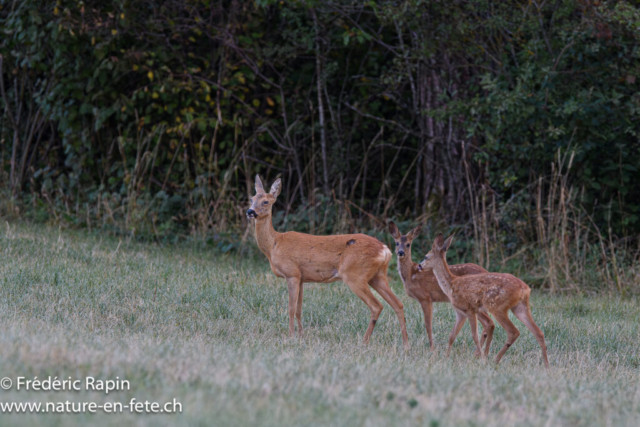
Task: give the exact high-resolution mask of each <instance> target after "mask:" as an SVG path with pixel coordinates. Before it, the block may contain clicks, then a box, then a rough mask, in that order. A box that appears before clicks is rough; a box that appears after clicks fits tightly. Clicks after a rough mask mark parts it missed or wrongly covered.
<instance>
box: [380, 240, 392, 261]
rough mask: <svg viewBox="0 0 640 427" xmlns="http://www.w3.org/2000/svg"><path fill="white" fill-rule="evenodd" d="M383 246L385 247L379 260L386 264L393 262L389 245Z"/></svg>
mask: <svg viewBox="0 0 640 427" xmlns="http://www.w3.org/2000/svg"><path fill="white" fill-rule="evenodd" d="M382 246H384V247H383V248H382V251H380V255H378V260H379V261H380V262H383V263H385V264H386V263H388V262H389V261H391V251H390V250H389V248H388V247H387V245H382Z"/></svg>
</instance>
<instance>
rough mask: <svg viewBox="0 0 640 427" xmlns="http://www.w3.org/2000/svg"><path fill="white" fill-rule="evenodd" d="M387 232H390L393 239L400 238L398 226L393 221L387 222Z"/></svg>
mask: <svg viewBox="0 0 640 427" xmlns="http://www.w3.org/2000/svg"><path fill="white" fill-rule="evenodd" d="M389 233H391V235H392V236H393V238H394V239H399V238H400V230H398V226H397V225H395V223H394V222H393V221H390V222H389Z"/></svg>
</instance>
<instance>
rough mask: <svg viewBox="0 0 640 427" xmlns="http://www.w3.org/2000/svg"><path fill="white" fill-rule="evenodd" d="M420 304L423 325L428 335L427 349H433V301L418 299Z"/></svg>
mask: <svg viewBox="0 0 640 427" xmlns="http://www.w3.org/2000/svg"><path fill="white" fill-rule="evenodd" d="M420 306H421V307H422V311H423V312H424V327H425V329H426V330H427V336H428V337H429V349H430V350H433V347H434V346H433V303H432V302H431V300H430V299H428V300H423V301H420Z"/></svg>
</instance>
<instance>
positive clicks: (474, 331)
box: [465, 312, 484, 359]
mask: <svg viewBox="0 0 640 427" xmlns="http://www.w3.org/2000/svg"><path fill="white" fill-rule="evenodd" d="M465 314H466V315H467V317H468V318H469V326H471V338H473V342H474V343H476V354H480V356H481V357H482V358H483V359H484V354H483V353H482V347H481V346H480V340H479V339H478V319H477V318H476V313H474V312H468V313H465Z"/></svg>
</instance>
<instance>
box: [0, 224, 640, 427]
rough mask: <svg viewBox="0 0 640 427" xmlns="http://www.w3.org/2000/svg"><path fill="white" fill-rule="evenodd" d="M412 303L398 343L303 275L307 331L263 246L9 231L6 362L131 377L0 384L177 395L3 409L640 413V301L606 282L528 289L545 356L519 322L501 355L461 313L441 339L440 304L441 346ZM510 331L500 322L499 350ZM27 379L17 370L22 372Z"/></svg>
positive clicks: (2, 261)
mask: <svg viewBox="0 0 640 427" xmlns="http://www.w3.org/2000/svg"><path fill="white" fill-rule="evenodd" d="M390 277H391V278H392V286H393V288H394V290H395V292H396V293H397V294H398V295H399V296H400V298H401V299H402V301H403V302H404V304H405V310H406V317H407V322H408V332H409V338H410V340H411V344H412V348H411V350H410V351H409V352H408V353H404V352H403V351H402V345H401V337H400V330H399V327H398V323H397V319H396V317H395V314H394V313H393V311H392V310H391V309H390V307H389V306H387V305H386V303H385V310H384V311H383V314H382V316H381V318H380V320H379V322H378V325H377V327H376V330H375V332H374V334H373V338H372V343H371V345H369V346H368V347H364V346H362V345H361V344H360V342H361V339H362V335H363V333H364V331H365V329H366V326H367V322H368V319H369V312H368V309H367V308H366V306H365V305H364V304H363V303H362V302H361V301H360V300H358V299H357V298H356V297H355V296H354V295H353V294H351V293H350V291H349V290H348V289H347V288H346V286H345V285H343V284H342V283H335V284H330V285H307V286H306V290H305V300H304V305H303V308H304V313H303V321H304V324H305V326H306V336H305V337H304V338H303V339H297V338H295V339H290V338H288V337H287V331H288V318H287V314H286V308H287V291H286V286H285V285H284V283H283V282H282V280H280V279H277V278H275V277H274V276H273V274H272V273H271V271H270V270H269V268H268V265H267V264H266V262H265V261H264V260H262V259H261V260H260V261H257V262H256V261H254V260H252V259H247V258H245V259H242V258H240V257H236V258H234V257H220V256H216V255H214V254H213V253H211V252H207V251H206V250H202V249H195V248H193V247H191V248H190V247H189V245H186V244H185V245H182V246H179V247H170V248H162V247H159V246H157V245H151V244H148V245H145V244H139V243H135V242H127V240H122V241H120V240H117V239H113V238H107V237H100V236H88V235H86V234H82V233H78V232H73V231H59V230H57V229H54V228H45V227H41V226H37V227H36V226H27V225H16V224H6V225H4V226H3V227H2V231H0V322H1V324H2V326H3V327H2V331H1V332H0V377H10V378H13V379H15V378H16V377H17V376H25V377H27V378H33V377H36V376H37V377H38V378H39V379H44V378H46V377H48V376H52V377H54V376H58V377H59V378H68V377H69V376H71V377H73V378H84V377H86V376H93V377H96V378H102V379H115V378H116V377H119V378H121V379H123V378H124V379H127V380H128V381H130V384H131V390H129V391H117V392H116V391H113V392H111V393H109V394H108V395H105V394H104V393H100V392H97V391H80V392H69V391H66V392H65V391H57V392H53V391H50V392H44V391H40V392H36V391H32V392H25V391H16V390H15V387H14V388H13V389H12V390H10V391H3V390H0V401H2V402H7V401H16V402H26V401H40V402H46V401H53V402H58V401H65V400H72V401H94V402H97V403H103V402H109V401H115V402H123V404H126V403H128V402H129V400H130V399H131V398H136V399H138V400H142V401H144V400H145V399H146V400H150V401H157V402H162V403H164V402H165V401H171V400H172V399H174V398H175V399H177V401H179V402H180V403H181V404H182V409H183V410H182V413H181V414H174V415H167V414H162V415H148V414H137V415H135V414H128V413H127V414H74V415H60V414H46V415H44V414H38V415H30V414H19V415H15V414H13V415H7V414H0V424H2V425H65V426H66V425H85V424H87V423H89V422H90V423H92V424H97V425H129V424H135V425H173V424H176V423H178V422H179V423H180V424H181V425H267V426H271V425H273V426H289V425H296V426H299V425H356V426H387V425H425V426H450V425H469V426H480V425H499V426H502V427H504V426H511V425H523V426H529V425H532V426H556V425H570V426H586V425H600V426H604V425H606V426H609V425H611V426H613V425H615V426H617V425H629V426H632V425H634V426H635V425H638V420H639V419H640V381H639V380H640V371H639V369H638V368H639V367H640V345H639V343H640V328H639V326H638V325H639V324H640V308H639V307H638V301H637V300H635V299H633V300H628V299H627V300H625V299H615V298H609V297H593V296H591V297H587V296H572V297H569V296H551V295H545V294H542V293H541V292H539V291H535V290H534V292H533V294H534V297H533V315H534V318H535V319H536V321H537V323H538V325H539V326H540V327H541V328H542V330H543V331H544V332H545V334H546V338H547V345H548V347H549V361H550V363H551V365H552V367H551V369H550V371H548V372H547V371H545V369H544V368H543V367H542V365H541V361H540V350H539V347H538V345H537V343H536V342H535V340H534V338H533V336H532V335H531V334H530V333H529V332H528V331H527V330H526V328H524V325H522V324H521V323H519V322H518V321H516V322H515V323H516V325H517V326H518V327H519V329H521V332H522V335H521V337H520V339H519V340H518V341H517V342H516V344H515V345H514V346H513V347H512V348H511V349H510V350H509V352H508V353H507V355H506V356H505V358H504V359H503V362H502V363H501V364H500V365H499V366H495V365H494V364H493V363H491V362H482V361H480V360H476V359H474V357H473V347H472V341H471V338H470V333H469V327H468V326H466V325H465V327H464V329H463V330H462V332H461V334H460V336H459V338H458V341H457V342H456V345H455V347H454V351H453V353H452V357H451V358H449V359H446V358H445V357H444V351H443V350H444V349H445V346H446V339H447V336H448V332H449V330H450V328H451V326H452V325H453V319H454V315H453V312H452V310H451V308H450V307H449V306H448V305H442V304H439V305H436V310H435V325H434V334H435V337H436V344H437V350H436V351H435V352H433V353H432V352H429V351H428V350H427V341H426V337H425V333H424V328H423V323H422V316H421V312H420V310H419V307H418V304H417V303H416V302H414V301H413V300H410V299H409V298H408V297H406V295H405V294H404V291H403V289H402V285H401V283H400V281H399V278H398V274H397V271H396V270H395V269H393V270H391V271H390ZM505 338H506V335H505V333H504V331H503V330H502V329H501V328H499V327H498V328H497V330H496V336H495V338H494V339H495V341H494V345H493V346H492V354H493V355H495V353H496V352H497V350H498V349H499V348H500V347H501V346H502V344H503V343H504V341H505ZM14 383H15V381H14Z"/></svg>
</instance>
